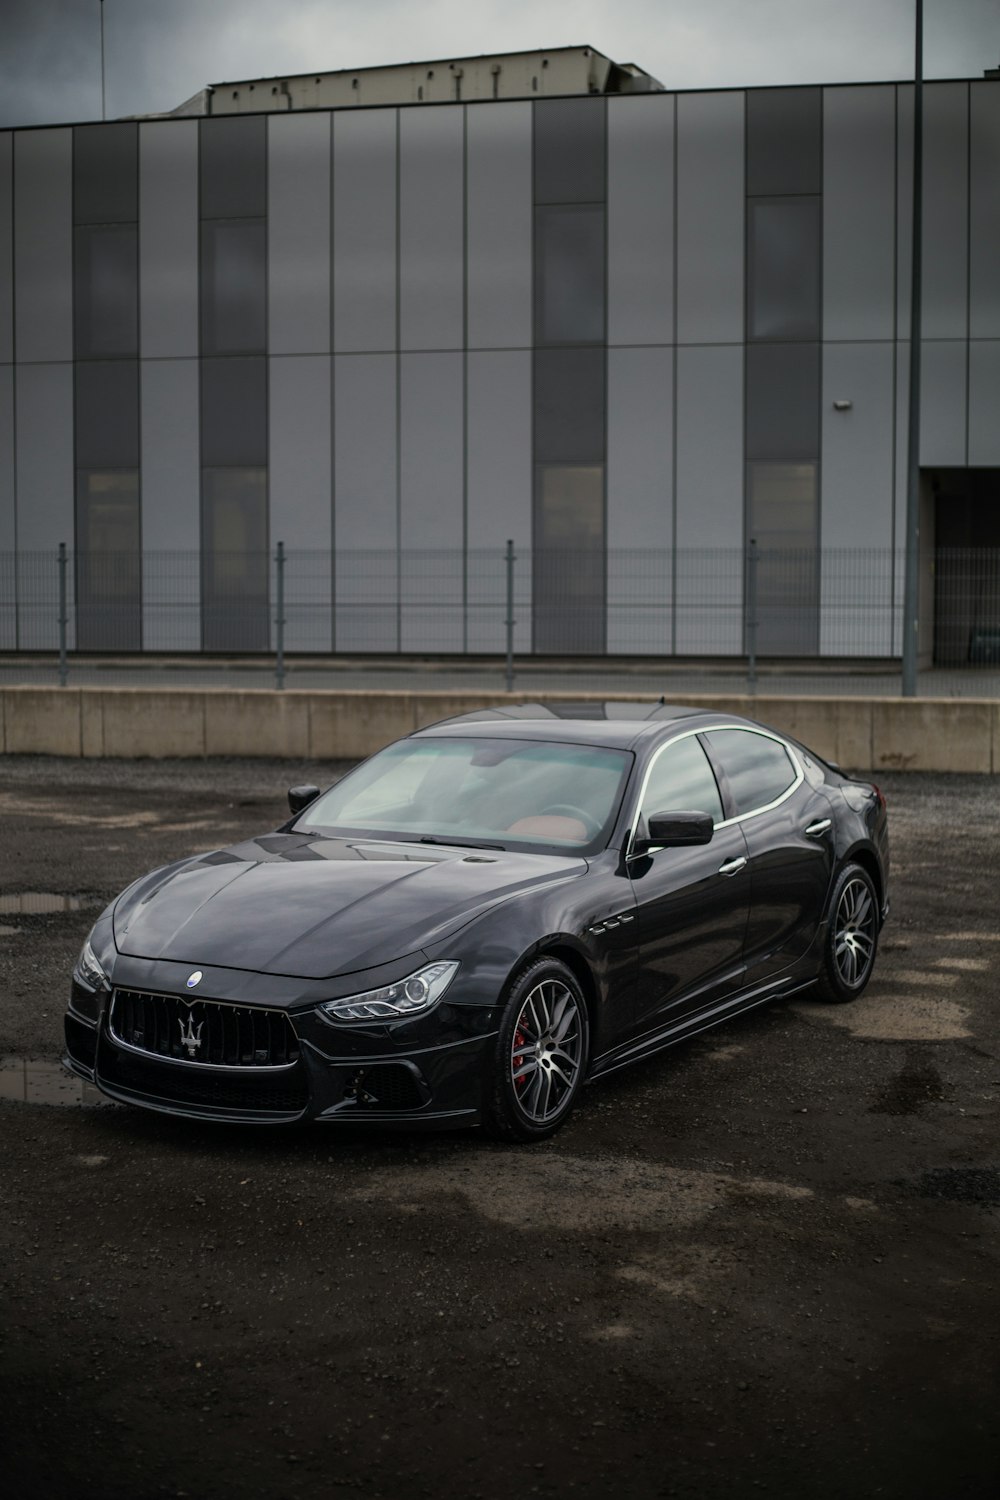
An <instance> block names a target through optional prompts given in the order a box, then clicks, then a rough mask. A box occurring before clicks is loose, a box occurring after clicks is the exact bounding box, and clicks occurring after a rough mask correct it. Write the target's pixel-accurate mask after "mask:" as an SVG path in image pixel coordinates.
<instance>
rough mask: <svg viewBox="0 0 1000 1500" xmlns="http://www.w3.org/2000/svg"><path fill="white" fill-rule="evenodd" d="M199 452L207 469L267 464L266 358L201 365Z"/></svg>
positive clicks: (205, 362) (207, 360)
mask: <svg viewBox="0 0 1000 1500" xmlns="http://www.w3.org/2000/svg"><path fill="white" fill-rule="evenodd" d="M201 452H202V463H203V464H204V465H205V467H206V468H215V467H216V466H221V465H223V464H254V465H256V464H266V463H267V361H266V360H265V359H264V358H263V357H261V358H258V359H205V360H202V363H201Z"/></svg>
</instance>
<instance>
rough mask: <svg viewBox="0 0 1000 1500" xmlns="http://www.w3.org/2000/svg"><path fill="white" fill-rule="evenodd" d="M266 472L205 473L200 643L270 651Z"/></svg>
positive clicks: (225, 648)
mask: <svg viewBox="0 0 1000 1500" xmlns="http://www.w3.org/2000/svg"><path fill="white" fill-rule="evenodd" d="M268 568H269V558H268V540H267V470H266V469H265V468H262V467H261V468H250V467H242V468H225V469H222V468H220V469H205V470H203V472H202V646H203V648H204V649H205V650H206V651H266V650H267V649H268V646H269V644H270V621H269V618H268Z"/></svg>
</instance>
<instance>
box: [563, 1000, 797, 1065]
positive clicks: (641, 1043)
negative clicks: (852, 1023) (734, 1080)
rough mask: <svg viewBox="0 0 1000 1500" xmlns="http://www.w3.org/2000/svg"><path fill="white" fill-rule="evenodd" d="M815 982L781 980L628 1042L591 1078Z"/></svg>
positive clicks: (599, 1061) (607, 1054)
mask: <svg viewBox="0 0 1000 1500" xmlns="http://www.w3.org/2000/svg"><path fill="white" fill-rule="evenodd" d="M815 982H816V979H815V976H814V975H810V976H809V977H808V978H807V979H787V978H786V979H777V980H771V981H770V982H769V983H768V984H762V985H760V986H759V987H758V988H756V989H753V990H749V991H746V992H744V993H743V994H740V995H735V996H731V997H730V998H729V999H727V1000H724V1001H722V1002H721V1003H720V1004H718V1005H714V1006H712V1007H711V1009H709V1010H703V1011H698V1012H697V1013H696V1014H695V1015H693V1016H686V1017H685V1018H684V1020H683V1021H678V1022H676V1023H675V1024H674V1025H673V1026H666V1027H664V1028H663V1029H662V1030H660V1031H654V1032H651V1033H650V1034H649V1035H648V1036H644V1037H640V1038H639V1039H638V1040H637V1041H635V1040H633V1041H630V1042H627V1043H625V1045H624V1046H621V1047H615V1048H613V1049H612V1051H610V1052H605V1053H604V1055H603V1057H598V1058H596V1059H595V1060H594V1062H593V1063H592V1065H591V1068H590V1073H589V1077H590V1078H602V1077H604V1075H605V1074H607V1073H615V1072H617V1071H618V1069H619V1068H627V1067H628V1066H629V1064H630V1063H634V1062H639V1061H640V1060H641V1059H642V1058H644V1057H651V1056H652V1055H653V1054H654V1053H656V1052H663V1051H664V1050H665V1049H666V1048H667V1047H673V1046H675V1045H676V1044H677V1043H678V1042H683V1041H686V1040H687V1039H688V1037H692V1036H697V1034H698V1033H699V1032H700V1031H708V1030H710V1028H711V1027H713V1026H721V1025H722V1023H723V1022H724V1021H728V1020H729V1019H730V1017H731V1016H737V1015H741V1014H742V1013H743V1011H747V1010H755V1009H756V1007H757V1006H758V1005H766V1004H767V1002H768V1001H769V1000H777V999H779V998H782V999H783V998H784V997H785V996H786V995H794V994H797V993H798V991H799V990H805V989H808V988H809V987H810V985H813V984H815Z"/></svg>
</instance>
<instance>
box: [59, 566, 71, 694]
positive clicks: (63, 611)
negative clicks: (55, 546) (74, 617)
mask: <svg viewBox="0 0 1000 1500" xmlns="http://www.w3.org/2000/svg"><path fill="white" fill-rule="evenodd" d="M66 563H67V558H66V543H65V542H60V543H59V686H60V687H65V686H66V679H67V677H68V676H69V668H68V666H67V664H66V626H67V625H68V624H69V611H68V610H67V608H66Z"/></svg>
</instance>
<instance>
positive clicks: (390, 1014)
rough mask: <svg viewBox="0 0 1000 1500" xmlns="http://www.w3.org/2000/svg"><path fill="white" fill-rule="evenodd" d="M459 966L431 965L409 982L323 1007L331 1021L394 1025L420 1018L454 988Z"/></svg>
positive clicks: (370, 991)
mask: <svg viewBox="0 0 1000 1500" xmlns="http://www.w3.org/2000/svg"><path fill="white" fill-rule="evenodd" d="M457 969H458V964H457V963H446V964H428V966H427V968H426V969H418V970H417V972H416V974H411V975H410V977H409V978H408V979H400V980H398V981H397V982H396V983H395V984H387V985H383V987H382V988H381V989H379V990H368V991H367V992H366V993H365V994H363V995H350V996H349V997H348V998H347V999H346V1000H327V1001H326V1002H325V1003H324V1004H323V1005H321V1006H320V1010H321V1011H322V1012H323V1014H324V1015H326V1016H329V1017H330V1019H331V1021H393V1020H398V1019H399V1018H400V1017H402V1016H415V1015H419V1014H420V1013H421V1012H422V1011H427V1010H430V1009H431V1007H432V1006H434V1005H436V1004H437V1003H438V1001H439V1000H440V999H441V996H442V995H443V994H444V992H445V990H446V989H447V988H448V986H449V984H451V981H452V979H453V978H454V977H455V972H456V970H457Z"/></svg>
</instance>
